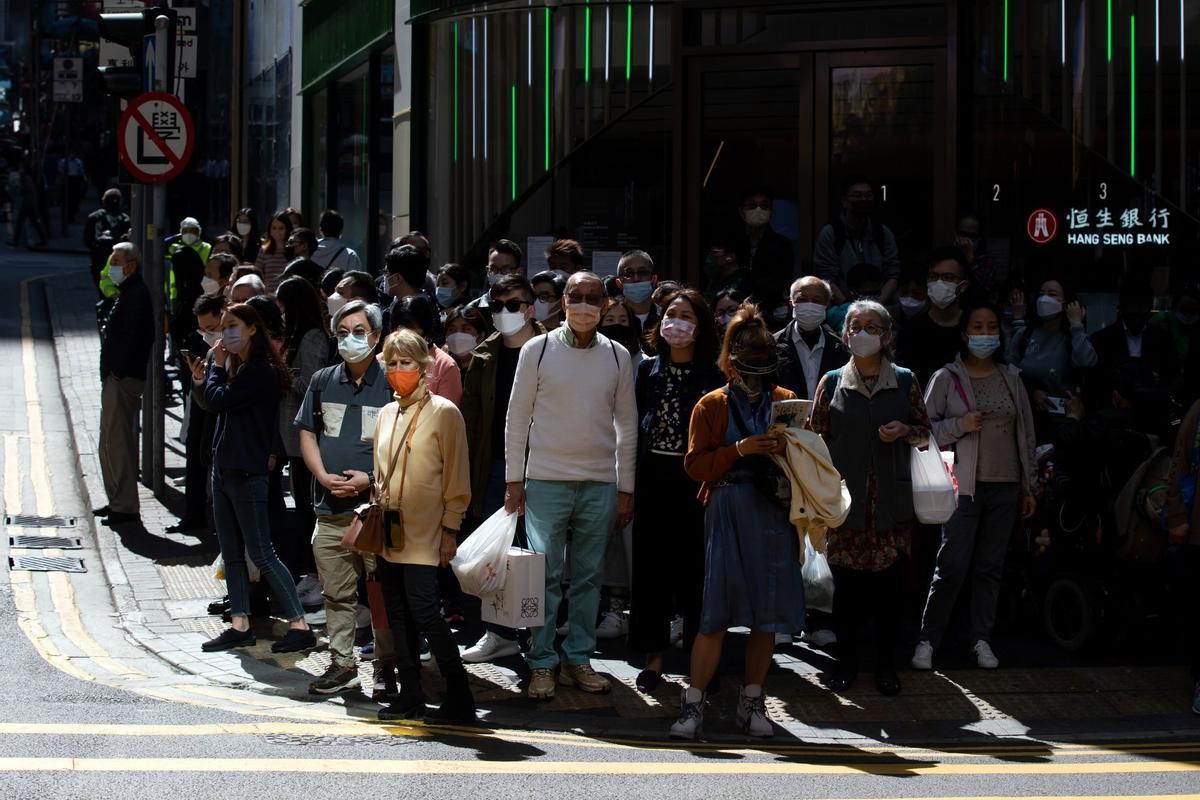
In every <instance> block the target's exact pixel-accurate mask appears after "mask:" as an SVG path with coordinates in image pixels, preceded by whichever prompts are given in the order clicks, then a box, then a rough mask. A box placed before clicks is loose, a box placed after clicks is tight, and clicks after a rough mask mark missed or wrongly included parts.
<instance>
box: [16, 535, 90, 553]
mask: <svg viewBox="0 0 1200 800" xmlns="http://www.w3.org/2000/svg"><path fill="white" fill-rule="evenodd" d="M8 546H9V547H22V548H25V549H26V550H82V549H83V540H82V539H79V538H77V537H74V536H10V537H8Z"/></svg>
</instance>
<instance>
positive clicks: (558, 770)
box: [0, 757, 1200, 777]
mask: <svg viewBox="0 0 1200 800" xmlns="http://www.w3.org/2000/svg"><path fill="white" fill-rule="evenodd" d="M0 772H156V773H163V772H225V773H228V772H253V773H263V772H278V773H355V774H378V775H455V776H461V775H709V776H717V777H722V776H724V777H742V776H746V775H858V776H862V775H1039V776H1047V775H1111V774H1128V775H1137V774H1152V773H1191V772H1200V763H1197V762H1170V761H1137V762H1116V763H1113V762H1084V763H1074V764H854V765H849V764H789V763H786V762H779V761H774V762H767V763H761V762H756V763H749V764H747V763H722V762H710V761H703V762H690V761H689V762H683V763H675V764H670V763H663V762H661V761H624V762H621V761H617V762H614V761H452V760H413V761H401V760H394V759H389V760H372V759H349V758H329V759H324V758H39V757H32V758H30V757H12V758H0Z"/></svg>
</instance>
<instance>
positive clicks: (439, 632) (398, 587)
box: [376, 558, 466, 678]
mask: <svg viewBox="0 0 1200 800" xmlns="http://www.w3.org/2000/svg"><path fill="white" fill-rule="evenodd" d="M376 573H377V574H378V576H379V581H380V584H381V587H382V589H383V601H384V605H386V606H387V616H388V624H389V626H390V627H391V629H392V639H393V640H394V646H395V648H396V669H398V670H400V671H401V674H403V672H404V670H412V669H419V668H420V666H421V661H420V651H419V649H418V644H417V633H418V632H419V633H423V634H424V635H425V641H427V642H429V651H430V652H431V653H432V654H433V659H434V660H435V661H437V665H438V670H439V671H440V672H441V673H442V677H443V678H449V677H451V676H454V675H465V674H466V669H465V668H464V667H463V663H462V659H461V658H459V655H458V645H457V644H455V642H454V634H452V633H451V632H450V625H449V624H448V623H447V622H446V620H444V619H442V612H441V608H440V604H439V598H438V583H437V567H429V566H425V565H424V564H393V563H391V562H390V561H385V560H384V559H382V558H378V559H376Z"/></svg>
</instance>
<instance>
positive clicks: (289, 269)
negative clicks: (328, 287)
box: [283, 258, 325, 288]
mask: <svg viewBox="0 0 1200 800" xmlns="http://www.w3.org/2000/svg"><path fill="white" fill-rule="evenodd" d="M324 271H325V268H324V267H322V266H321V265H320V264H318V263H317V262H315V261H313V260H312V259H311V258H297V259H295V260H294V261H292V262H290V263H289V264H288V265H287V266H286V267H284V268H283V277H284V278H293V277H299V278H304V280H306V281H308V282H309V284H311V285H312V286H313V288H318V287H320V285H321V273H323V272H324Z"/></svg>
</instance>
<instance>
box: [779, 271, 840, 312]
mask: <svg viewBox="0 0 1200 800" xmlns="http://www.w3.org/2000/svg"><path fill="white" fill-rule="evenodd" d="M805 281H816V282H817V283H819V284H821V288H822V289H824V290H825V305H829V303H830V302H831V301H832V300H833V287H832V286H830V285H829V281H827V280H825V279H824V278H818V277H817V276H816V275H805V276H803V277H800V278H796V280H794V281H792V285H791V287H790V288H789V289H788V299H789V300H790V299H791V296H792V295H794V294H795V293H796V292H798V291H800V284H802V283H804V282H805Z"/></svg>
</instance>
